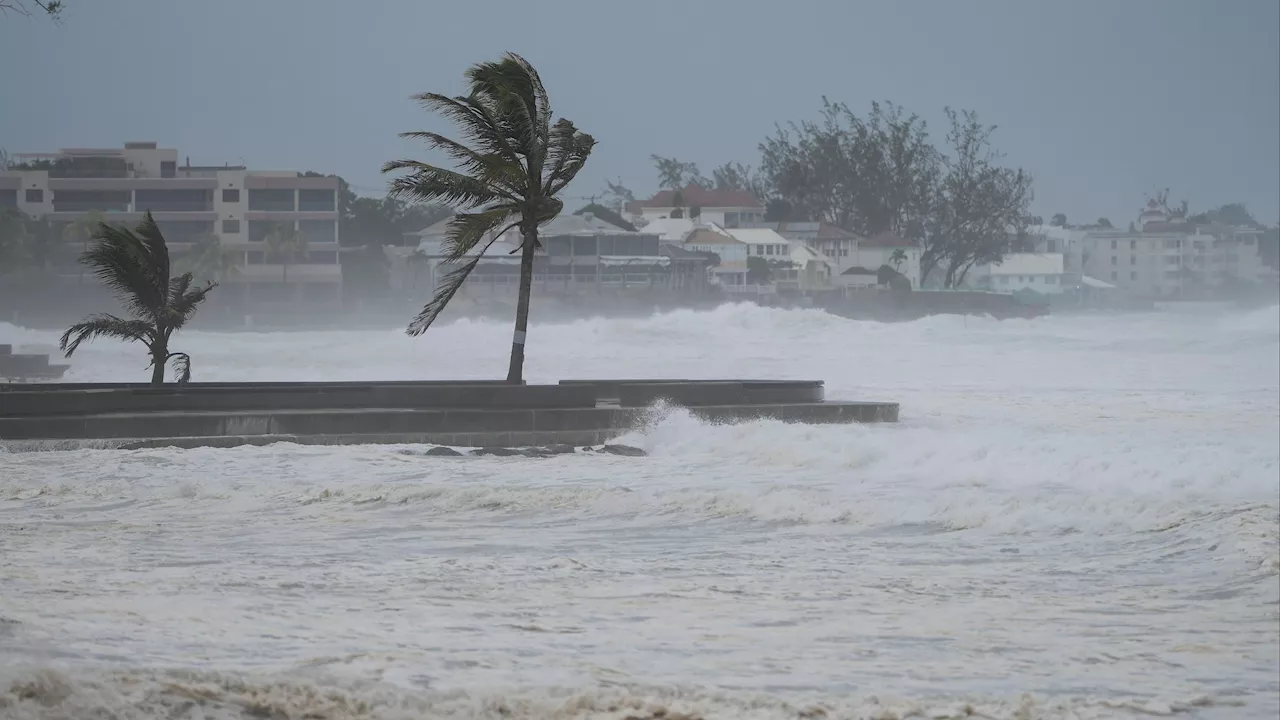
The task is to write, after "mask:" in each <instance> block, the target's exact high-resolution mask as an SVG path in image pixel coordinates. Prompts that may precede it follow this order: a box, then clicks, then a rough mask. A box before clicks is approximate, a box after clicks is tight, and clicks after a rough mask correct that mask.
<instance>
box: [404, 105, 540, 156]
mask: <svg viewBox="0 0 1280 720" xmlns="http://www.w3.org/2000/svg"><path fill="white" fill-rule="evenodd" d="M413 99H414V100H417V101H418V102H420V103H422V105H423V106H424V107H426V108H427V110H430V111H432V112H435V113H439V114H440V115H443V116H444V117H446V118H448V119H449V120H451V121H453V124H454V125H455V126H456V127H457V128H458V130H460V131H461V132H462V138H463V139H464V140H465V141H467V142H468V143H470V144H472V145H476V146H479V147H483V148H486V149H488V150H489V151H490V152H492V153H494V154H496V155H500V156H502V157H503V158H505V159H506V160H507V161H508V162H512V163H519V162H520V156H519V154H518V153H517V148H515V147H513V146H512V145H511V143H510V142H509V140H508V138H507V134H506V133H505V132H504V131H503V128H502V124H501V122H500V121H499V120H500V119H499V118H498V117H497V116H495V114H494V113H493V111H492V109H491V108H489V107H486V106H485V103H484V102H482V101H481V99H480V98H477V97H475V96H472V97H449V96H448V95H440V94H438V93H422V94H421V95H415V96H414V98H413Z"/></svg>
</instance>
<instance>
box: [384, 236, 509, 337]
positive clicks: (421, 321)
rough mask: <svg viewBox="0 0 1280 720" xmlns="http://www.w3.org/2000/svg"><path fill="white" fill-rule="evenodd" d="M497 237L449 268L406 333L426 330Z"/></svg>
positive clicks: (419, 332)
mask: <svg viewBox="0 0 1280 720" xmlns="http://www.w3.org/2000/svg"><path fill="white" fill-rule="evenodd" d="M497 239H498V236H496V235H495V236H494V237H493V238H492V239H490V240H489V242H488V243H487V244H485V246H484V248H483V249H482V250H481V251H480V252H478V253H476V255H475V257H473V258H471V259H470V260H468V261H467V262H466V263H465V264H463V265H462V266H461V267H458V268H456V269H454V270H450V271H449V273H448V274H446V275H445V276H444V278H443V279H442V280H441V282H440V286H439V287H437V288H436V292H435V295H433V296H432V297H431V301H430V302H428V303H427V304H426V305H425V306H424V307H423V308H422V312H420V313H418V314H417V316H416V317H414V318H413V321H412V322H410V323H409V327H408V328H407V329H406V330H405V333H406V334H408V335H413V336H416V335H421V334H422V333H424V332H426V331H427V328H429V327H431V323H434V322H435V321H436V318H438V317H440V313H441V312H443V311H444V309H445V307H447V306H448V305H449V301H450V300H452V299H453V296H454V295H457V294H458V291H459V290H461V289H462V283H464V282H466V280H467V276H469V275H470V274H471V271H472V270H475V269H476V266H477V265H479V264H480V260H481V259H482V258H484V254H485V252H486V251H487V250H488V249H489V246H490V245H492V244H493V243H494V242H495V241H496V240H497Z"/></svg>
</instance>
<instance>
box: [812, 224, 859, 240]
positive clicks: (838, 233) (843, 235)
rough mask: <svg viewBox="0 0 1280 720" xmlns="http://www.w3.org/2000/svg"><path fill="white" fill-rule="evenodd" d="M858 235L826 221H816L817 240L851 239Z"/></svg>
mask: <svg viewBox="0 0 1280 720" xmlns="http://www.w3.org/2000/svg"><path fill="white" fill-rule="evenodd" d="M857 237H858V236H857V235H854V234H853V233H851V232H849V231H848V230H845V229H844V228H840V227H836V226H835V225H828V224H827V223H824V222H820V223H818V239H819V240H853V239H856V238H857Z"/></svg>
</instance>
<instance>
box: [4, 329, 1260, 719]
mask: <svg viewBox="0 0 1280 720" xmlns="http://www.w3.org/2000/svg"><path fill="white" fill-rule="evenodd" d="M55 338H56V335H55V334H54V333H43V332H32V331H25V330H19V329H16V328H13V327H11V326H0V342H13V343H16V344H37V345H39V344H44V345H51V344H53V342H54V341H55ZM509 338H510V327H509V325H508V324H506V323H497V324H495V323H481V322H468V321H458V322H455V323H453V324H451V325H447V326H443V327H440V328H437V329H433V330H432V331H430V332H429V333H428V334H427V335H425V336H423V337H421V338H408V337H406V336H404V335H403V334H402V333H401V332H399V331H395V330H388V331H362V332H299V333H234V334H205V333H198V332H188V333H185V334H183V335H182V336H181V337H180V338H179V340H178V342H177V344H176V346H175V349H177V350H181V351H185V352H189V353H190V354H191V356H192V358H193V361H194V363H193V365H194V372H195V376H196V379H198V380H233V379H241V380H339V379H412V378H450V377H455V378H456V377H463V378H465V377H499V376H501V375H502V374H503V372H504V370H505V367H506V358H505V352H506V350H507V348H508V347H509ZM529 352H530V357H529V365H528V371H529V375H530V379H531V380H532V381H550V380H555V379H559V378H568V377H576V378H589V377H646V376H648V377H655V376H668V377H690V378H699V377H760V378H783V377H787V378H816V379H823V380H826V381H827V396H828V397H829V398H832V399H886V400H897V401H900V402H901V403H902V418H903V421H902V422H901V423H900V424H898V425H896V426H851V427H844V426H840V427H831V426H828V427H808V426H802V425H786V424H781V423H777V422H757V423H750V424H745V425H738V426H709V425H705V424H701V423H699V422H697V421H696V420H694V419H692V418H691V417H690V416H689V415H688V414H686V413H684V412H682V411H680V410H658V411H655V413H654V418H653V422H652V424H651V425H650V426H648V427H646V428H644V429H642V430H640V431H637V432H635V433H633V434H632V435H630V436H629V437H628V438H626V439H625V440H624V442H627V443H629V444H634V445H638V446H641V447H643V448H645V449H646V450H647V451H648V452H649V453H650V456H649V457H647V458H619V457H607V456H595V455H574V456H557V457H553V458H549V459H539V460H531V459H523V458H441V457H427V456H423V455H422V454H421V448H414V447H409V446H362V447H301V446H294V445H275V446H271V447H263V448H236V449H223V450H216V449H197V450H172V449H157V450H140V451H129V452H121V451H105V450H84V451H77V452H43V453H14V454H8V455H0V717H4V718H24V719H26V718H41V719H52V718H58V719H76V720H80V719H87V718H111V719H118V720H124V719H128V718H184V719H195V718H202V719H204V718H210V719H217V720H229V719H233V718H234V719H237V720H238V719H241V718H280V719H285V718H287V719H290V720H300V719H302V718H308V719H311V720H319V719H323V720H347V719H352V718H361V719H366V718H367V719H370V720H373V719H379V720H381V719H390V718H395V719H402V718H403V719H408V718H437V717H439V718H495V719H496V718H503V719H508V720H510V719H515V718H561V719H565V720H568V719H573V720H585V719H587V718H604V719H609V720H623V719H624V718H643V719H648V718H659V717H665V718H667V720H672V719H673V718H703V719H704V720H712V719H715V720H722V719H723V720H727V719H735V720H736V719H740V718H741V719H746V720H751V719H759V720H766V719H767V720H774V719H782V718H829V719H835V718H878V719H882V720H885V719H890V718H905V717H928V718H942V717H964V716H967V715H976V716H978V717H987V718H1018V719H1021V720H1029V719H1031V718H1137V717H1143V718H1146V717H1151V716H1164V715H1177V716H1180V717H1191V718H1274V717H1276V714H1277V712H1280V613H1278V610H1280V549H1278V543H1280V500H1278V496H1280V479H1278V478H1280V448H1278V444H1280V440H1278V438H1280V312H1278V311H1277V308H1274V307H1273V308H1270V309H1266V310H1259V311H1253V312H1248V313H1246V312H1243V311H1240V312H1236V313H1231V314H1175V313H1149V314H1132V315H1117V316H1076V317H1068V316H1062V317H1047V318H1041V319H1036V320H1026V321H1005V322H996V321H993V320H989V319H977V318H967V319H966V318H961V317H935V318H928V319H924V320H920V321H917V322H911V323H901V324H879V323H871V322H855V321H850V320H843V319H839V318H835V317H832V316H829V315H826V314H824V313H821V312H816V311H796V310H777V309H765V308H758V307H752V306H733V305H730V306H724V307H721V308H719V309H717V310H715V311H711V312H675V313H670V314H665V315H661V316H655V317H652V318H648V319H638V320H611V321H606V320H589V321H581V322H575V323H568V324H558V325H546V326H541V327H535V328H534V329H533V331H532V332H531V333H530V346H529ZM73 362H74V367H73V370H72V371H71V373H70V374H69V375H68V378H67V379H68V380H70V381H75V380H86V381H87V380H134V379H143V378H145V376H146V372H145V368H144V366H145V364H146V359H145V357H144V354H143V353H142V352H141V351H140V350H139V349H138V348H131V347H126V346H123V345H116V344H111V343H101V342H100V343H96V344H94V345H90V346H86V347H85V348H83V349H82V350H81V352H80V353H79V354H77V356H76V357H75V358H74V359H73Z"/></svg>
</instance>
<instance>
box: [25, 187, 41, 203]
mask: <svg viewBox="0 0 1280 720" xmlns="http://www.w3.org/2000/svg"><path fill="white" fill-rule="evenodd" d="M27 202H29V203H42V202H44V191H43V190H28V191H27Z"/></svg>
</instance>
